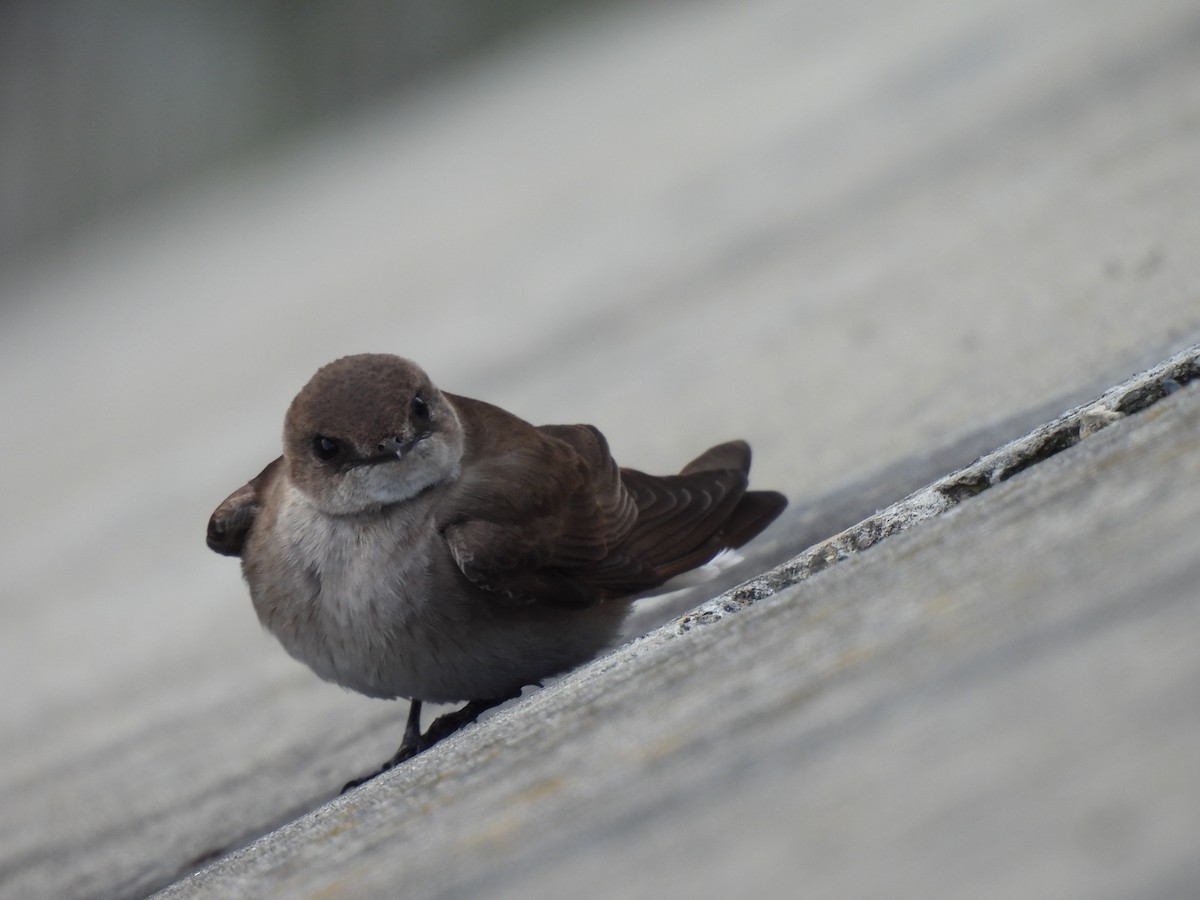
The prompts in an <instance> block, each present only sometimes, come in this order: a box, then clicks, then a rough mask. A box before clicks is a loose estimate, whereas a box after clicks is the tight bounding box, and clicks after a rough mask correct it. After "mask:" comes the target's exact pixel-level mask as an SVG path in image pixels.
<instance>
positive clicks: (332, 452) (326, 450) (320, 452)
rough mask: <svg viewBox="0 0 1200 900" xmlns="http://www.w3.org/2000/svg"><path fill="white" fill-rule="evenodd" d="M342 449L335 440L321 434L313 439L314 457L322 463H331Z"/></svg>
mask: <svg viewBox="0 0 1200 900" xmlns="http://www.w3.org/2000/svg"><path fill="white" fill-rule="evenodd" d="M341 449H342V448H341V446H340V445H339V444H338V442H337V441H335V440H334V439H333V438H327V437H325V436H324V435H320V434H318V435H317V436H316V437H315V438H313V445H312V451H313V456H315V457H316V458H317V459H319V460H320V461H321V462H330V461H331V460H332V459H333V458H334V457H335V456H337V455H338V451H339V450H341Z"/></svg>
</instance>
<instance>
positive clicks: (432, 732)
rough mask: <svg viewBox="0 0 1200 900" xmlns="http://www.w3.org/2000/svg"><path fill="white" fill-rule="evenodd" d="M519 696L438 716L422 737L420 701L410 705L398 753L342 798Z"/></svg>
mask: <svg viewBox="0 0 1200 900" xmlns="http://www.w3.org/2000/svg"><path fill="white" fill-rule="evenodd" d="M520 694H521V692H520V691H514V692H513V693H511V694H508V695H507V696H504V697H494V698H492V699H490V700H472V701H470V702H469V703H468V704H467V705H466V706H464V707H462V709H456V710H455V711H454V712H448V713H446V714H444V715H441V716H438V717H437V718H436V719H434V720H433V722H432V724H430V726H429V729H428V730H427V731H426V732H425V733H424V734H421V701H420V700H413V701H411V702H410V703H409V707H408V722H407V723H406V724H405V726H404V740H403V741H402V742H401V744H400V749H399V750H397V751H396V753H395V755H394V756H393V757H392V758H391V759H389V760H388V761H387V762H385V763H384V764H383V766H382V767H381V768H380V769H379V770H378V771H376V772H372V773H371V774H370V775H364V776H363V777H362V778H355V779H354V780H353V781H349V782H347V783H346V786H345V787H344V788H342V793H343V794H344V793H346V791H348V790H351V789H352V788H356V787H358V786H359V785H360V784H366V783H367V782H368V781H370V780H371V779H372V778H374V777H375V776H376V775H382V774H383V773H384V772H386V771H387V770H388V769H392V768H395V767H396V766H398V765H400V763H402V762H405V761H406V760H409V759H412V758H413V757H414V756H416V755H417V754H418V753H420V752H422V751H424V750H428V749H429V748H430V747H432V746H433V745H434V744H436V743H437V742H438V741H440V740H443V739H445V738H448V737H450V735H452V734H454V732H456V731H458V729H460V728H462V727H463V726H464V725H470V724H471V723H472V722H474V721H475V720H476V719H478V718H479V717H480V716H481V715H482V714H483V713H485V712H487V711H488V710H489V709H491V708H492V707H493V706H499V705H500V704H501V703H504V702H506V701H508V700H511V699H513V698H514V697H518V696H520Z"/></svg>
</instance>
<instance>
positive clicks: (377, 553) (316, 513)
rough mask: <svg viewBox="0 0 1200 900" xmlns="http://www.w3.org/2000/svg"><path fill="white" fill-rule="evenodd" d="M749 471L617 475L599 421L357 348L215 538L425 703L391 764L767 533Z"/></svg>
mask: <svg viewBox="0 0 1200 900" xmlns="http://www.w3.org/2000/svg"><path fill="white" fill-rule="evenodd" d="M749 469H750V448H749V446H748V445H747V444H746V443H745V442H744V441H730V442H728V443H724V444H720V445H718V446H716V447H713V448H711V449H709V450H707V451H705V452H704V453H703V454H701V455H700V456H698V457H697V458H696V459H694V460H693V461H692V462H690V463H688V464H687V465H686V466H684V467H683V469H682V470H681V471H680V472H679V473H678V474H676V475H668V476H654V475H647V474H645V473H643V472H639V471H637V470H635V469H628V468H621V467H620V466H618V465H617V463H616V462H615V461H614V460H613V458H612V455H611V454H610V452H609V448H608V443H607V441H606V440H605V439H604V436H603V435H602V434H601V433H600V432H599V431H598V430H596V429H595V428H593V427H591V426H589V425H545V426H541V427H534V426H533V425H530V424H529V423H527V422H525V421H524V420H522V419H520V418H518V417H516V416H514V415H512V414H510V413H508V412H505V411H504V410H502V409H500V408H498V407H496V406H493V405H491V404H489V403H484V402H482V401H479V400H472V399H470V398H467V397H460V396H456V395H453V394H449V393H443V392H441V391H439V390H438V389H437V388H436V387H435V386H434V385H433V383H432V382H431V381H430V380H429V378H428V376H427V375H425V373H424V372H423V371H422V370H421V369H419V368H418V367H417V366H415V365H414V364H413V363H410V362H408V361H407V360H403V359H400V358H399V357H393V356H386V355H363V356H355V357H346V358H343V359H341V360H338V361H336V362H334V363H331V364H330V365H328V366H326V367H324V368H323V369H321V370H320V371H319V372H318V373H317V374H316V375H315V376H314V377H313V379H312V380H311V381H310V382H309V384H308V385H306V386H305V388H304V390H302V391H301V392H300V394H299V395H298V396H297V398H296V400H295V401H294V402H293V403H292V406H291V408H290V409H289V410H288V415H287V419H286V422H285V431H284V455H283V456H282V457H280V458H279V459H277V460H275V461H274V462H272V463H271V464H270V465H268V466H267V467H266V468H265V469H264V470H263V471H262V472H261V473H260V474H259V475H258V476H257V477H256V478H255V479H253V480H252V481H251V482H249V483H248V484H246V485H244V486H242V487H241V488H239V489H238V490H237V491H235V492H234V493H233V494H231V495H230V496H229V497H228V498H227V499H226V500H225V501H224V502H223V503H222V504H221V505H220V506H219V507H218V508H217V510H216V511H215V512H214V513H213V515H212V518H211V519H210V521H209V527H208V544H209V546H210V547H211V548H212V549H213V550H215V551H217V552H218V553H223V554H226V555H231V556H241V557H242V562H243V571H244V573H245V575H246V578H247V581H248V582H249V584H250V588H251V596H252V598H253V599H254V602H255V608H256V609H257V610H258V612H259V616H260V618H261V619H262V620H263V622H264V624H265V625H266V626H267V627H268V628H269V629H270V630H271V631H272V632H274V633H275V634H276V636H277V637H279V639H280V640H281V641H282V642H283V644H284V646H285V647H286V648H287V649H288V651H289V652H291V653H292V654H293V655H294V656H296V657H297V658H299V659H301V660H302V661H304V662H306V663H307V664H309V665H310V666H311V667H312V668H313V669H314V670H315V671H316V672H317V673H318V674H319V675H321V676H322V677H324V678H327V679H329V680H333V681H337V682H338V683H341V684H343V685H345V686H347V687H350V688H353V689H355V690H360V691H362V692H364V693H367V694H370V695H373V696H385V697H386V696H405V697H409V698H410V699H412V700H413V701H414V702H413V711H412V713H411V715H410V721H409V728H408V729H407V731H406V737H405V744H404V745H402V747H401V750H400V751H399V752H398V753H397V756H396V758H394V759H393V761H392V762H391V763H389V765H390V764H394V762H396V761H399V759H402V758H407V756H409V755H411V754H412V753H414V752H417V751H418V750H420V749H423V748H424V747H425V746H428V745H429V744H430V743H432V740H435V739H437V738H438V737H441V736H443V734H442V732H444V731H446V730H447V729H450V730H453V727H457V726H458V725H460V724H462V722H463V721H470V720H471V719H473V718H474V716H475V715H478V712H479V711H481V710H482V709H484V708H486V707H487V705H491V704H493V703H494V702H498V701H499V700H502V699H506V698H507V697H508V696H511V695H513V694H514V693H516V692H519V691H520V689H521V687H522V686H524V685H525V684H530V683H534V682H536V681H538V680H540V679H541V678H544V677H548V676H550V675H553V674H557V673H558V672H560V671H562V670H563V669H565V668H570V667H571V666H573V665H577V664H578V663H580V662H583V661H585V660H587V659H589V658H591V657H592V656H594V655H595V654H596V653H597V652H599V651H600V650H602V649H603V648H604V647H605V646H606V645H607V644H608V643H609V642H610V641H611V640H612V639H613V637H614V636H615V634H616V633H617V630H618V628H619V625H620V622H621V620H622V619H623V617H624V615H625V612H626V610H627V608H628V605H629V600H630V599H631V598H633V597H635V596H636V595H639V594H643V593H646V592H647V591H651V590H653V589H655V588H657V587H659V586H661V585H662V584H663V583H664V582H666V581H668V580H669V579H670V578H672V577H674V576H675V575H678V574H680V573H682V572H686V571H688V570H690V569H693V568H696V567H697V566H700V565H703V564H704V563H705V562H707V561H708V560H710V559H711V558H712V557H713V556H714V555H716V554H717V553H718V552H720V551H721V550H722V549H724V548H734V547H739V546H741V545H742V544H744V543H745V542H746V541H748V540H750V539H751V538H753V537H754V536H755V535H757V534H758V533H759V532H761V531H762V530H763V529H764V528H765V527H766V526H767V525H768V524H770V522H771V521H772V520H774V519H775V517H776V516H778V515H779V513H780V512H781V511H782V510H783V508H784V507H785V506H786V504H787V501H786V499H785V498H784V497H783V495H781V494H778V493H775V492H771V491H748V490H747V479H748V473H749ZM453 699H459V700H468V701H472V702H470V703H468V706H467V707H466V708H465V709H464V710H463V711H462V713H460V714H459V716H458V718H457V719H454V720H453V721H450V722H446V723H444V724H442V725H441V726H440V728H439V723H442V720H438V723H434V727H432V728H431V731H430V733H427V734H426V735H425V736H423V737H422V736H421V734H420V731H419V709H420V701H421V700H438V701H444V700H453ZM445 718H446V717H443V719H445ZM385 768H386V766H385Z"/></svg>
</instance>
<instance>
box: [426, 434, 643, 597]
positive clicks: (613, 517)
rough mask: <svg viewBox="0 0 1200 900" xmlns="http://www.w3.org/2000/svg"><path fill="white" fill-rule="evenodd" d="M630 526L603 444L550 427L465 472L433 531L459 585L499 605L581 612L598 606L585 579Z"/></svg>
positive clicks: (596, 592) (616, 472) (632, 513)
mask: <svg viewBox="0 0 1200 900" xmlns="http://www.w3.org/2000/svg"><path fill="white" fill-rule="evenodd" d="M534 432H535V433H534ZM636 519H637V505H636V502H635V500H634V498H633V497H632V496H631V494H630V493H629V491H628V490H627V489H626V487H625V485H624V483H623V481H622V478H621V470H620V468H619V467H618V466H617V464H616V463H615V462H614V461H613V459H612V456H611V455H610V454H609V451H608V444H607V442H606V441H605V440H604V437H603V435H601V434H600V432H599V431H597V430H596V429H595V428H592V427H591V426H588V425H550V426H542V427H541V428H538V429H535V430H533V431H532V432H531V433H529V434H528V435H527V438H526V439H525V440H523V441H521V442H519V443H517V444H514V445H513V446H511V447H509V448H505V449H503V450H502V452H499V453H490V454H488V456H487V458H486V459H484V460H479V461H477V462H475V463H474V464H473V465H472V466H470V468H469V469H468V470H466V471H464V474H463V476H462V477H461V478H460V479H459V481H458V482H457V483H456V484H455V487H454V489H453V492H452V495H451V497H450V498H449V500H448V502H447V503H446V504H445V506H444V507H443V511H442V514H441V515H440V516H439V523H438V527H439V530H440V531H441V533H442V535H443V537H444V539H445V540H446V543H447V545H448V546H449V548H450V552H451V555H452V556H453V558H454V561H455V563H456V564H457V566H458V568H459V569H460V570H461V571H462V573H463V575H465V576H466V577H467V579H468V580H470V581H471V582H472V583H474V584H475V585H477V586H478V587H481V588H483V589H485V590H487V591H490V592H492V593H493V594H495V595H496V596H497V598H498V599H503V600H505V601H507V602H510V603H517V604H527V603H534V602H551V603H555V604H559V605H567V606H584V605H588V604H590V603H594V602H596V601H598V600H601V599H603V598H604V596H606V593H607V592H606V591H604V590H603V588H602V587H601V586H599V585H597V584H594V583H592V581H591V580H590V579H589V577H588V573H589V571H591V570H593V569H595V568H597V567H601V568H603V567H604V564H605V561H606V560H608V559H609V558H610V556H611V555H612V554H613V552H614V550H615V549H616V548H618V547H619V546H620V545H622V543H623V542H624V541H625V540H626V538H627V537H628V535H629V533H630V531H631V530H632V528H633V527H634V523H635V522H636ZM628 564H629V565H631V566H636V565H638V564H636V563H634V562H633V561H632V560H631V561H629V563H628Z"/></svg>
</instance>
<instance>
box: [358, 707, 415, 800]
mask: <svg viewBox="0 0 1200 900" xmlns="http://www.w3.org/2000/svg"><path fill="white" fill-rule="evenodd" d="M424 749H425V746H424V744H423V743H422V741H421V701H420V700H410V701H409V702H408V721H407V722H406V723H405V724H404V739H403V740H402V741H401V742H400V749H399V750H397V751H396V752H395V753H394V754H392V758H391V759H389V760H388V761H387V762H385V763H384V764H383V765H382V766H381V767H380V768H379V769H377V770H375V771H374V772H371V773H370V774H369V775H363V776H362V777H361V778H355V779H354V780H353V781H347V782H346V784H345V786H344V787H343V788H342V793H343V794H344V793H346V791H349V790H353V789H354V788H356V787H358V786H359V785H360V784H366V783H367V782H368V781H370V780H371V779H372V778H374V777H375V776H376V775H382V774H383V773H384V772H386V771H387V770H388V769H392V768H395V767H396V766H398V765H400V763H402V762H404V761H405V760H406V759H412V758H413V757H414V756H416V755H417V754H418V753H420V752H421V751H422V750H424Z"/></svg>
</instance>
